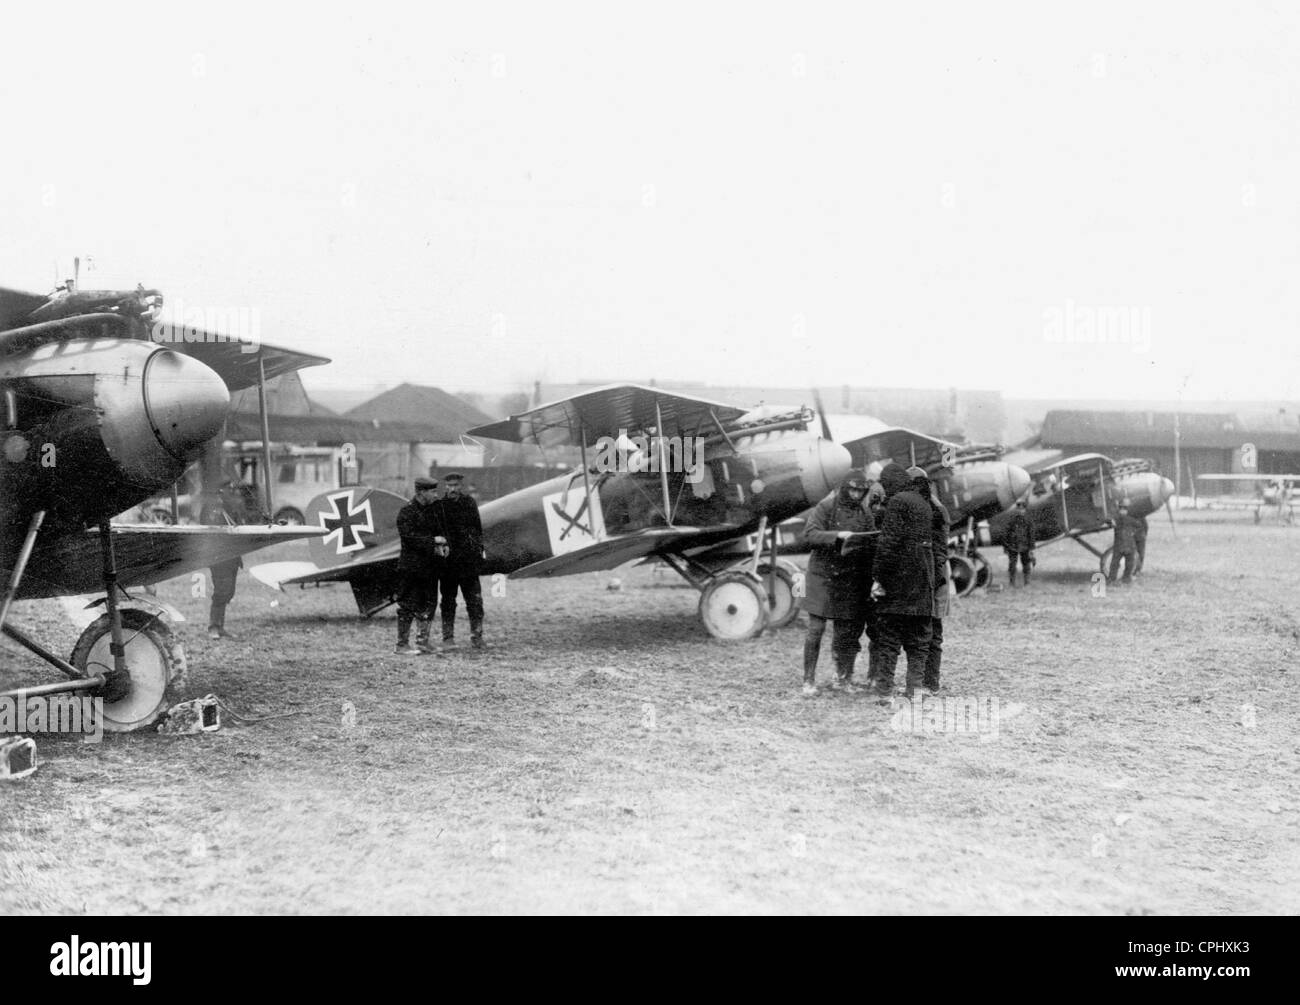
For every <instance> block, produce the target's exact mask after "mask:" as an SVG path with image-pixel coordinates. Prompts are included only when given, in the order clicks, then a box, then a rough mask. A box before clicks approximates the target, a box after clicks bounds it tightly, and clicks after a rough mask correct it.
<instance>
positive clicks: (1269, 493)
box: [1196, 474, 1300, 523]
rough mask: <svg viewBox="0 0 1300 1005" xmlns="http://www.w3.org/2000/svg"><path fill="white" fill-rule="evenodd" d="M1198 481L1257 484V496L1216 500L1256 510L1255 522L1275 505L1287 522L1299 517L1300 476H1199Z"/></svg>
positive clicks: (1221, 497) (1220, 503)
mask: <svg viewBox="0 0 1300 1005" xmlns="http://www.w3.org/2000/svg"><path fill="white" fill-rule="evenodd" d="M1196 480H1197V481H1202V482H1213V483H1216V484H1222V483H1225V482H1247V483H1249V484H1253V485H1254V487H1255V492H1254V495H1253V497H1251V498H1246V497H1244V496H1219V497H1218V498H1216V499H1215V500H1214V505H1216V506H1228V507H1241V508H1243V509H1253V510H1254V511H1255V522H1256V523H1259V521H1260V515H1261V512H1262V511H1263V510H1264V508H1265V507H1269V506H1272V507H1275V508H1276V509H1277V517H1278V519H1279V520H1283V521H1285V522H1286V523H1290V522H1291V521H1292V520H1293V519H1294V518H1295V504H1296V503H1297V502H1300V475H1254V474H1246V475H1229V474H1214V475H1198V476H1197V479H1196Z"/></svg>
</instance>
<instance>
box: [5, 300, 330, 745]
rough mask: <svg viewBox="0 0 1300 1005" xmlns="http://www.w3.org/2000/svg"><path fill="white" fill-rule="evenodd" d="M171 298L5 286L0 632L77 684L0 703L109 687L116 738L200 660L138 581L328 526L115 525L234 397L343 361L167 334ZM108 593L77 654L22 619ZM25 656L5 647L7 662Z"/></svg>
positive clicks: (38, 689) (215, 427) (164, 701)
mask: <svg viewBox="0 0 1300 1005" xmlns="http://www.w3.org/2000/svg"><path fill="white" fill-rule="evenodd" d="M161 302H162V296H161V294H159V293H158V291H156V290H146V289H143V288H139V289H136V290H129V291H116V290H78V289H76V287H75V284H74V283H73V282H71V281H70V282H69V283H68V284H67V286H66V287H63V288H61V289H60V290H58V291H56V292H55V293H54V294H52V295H50V296H42V295H39V294H32V293H23V292H20V291H16V290H7V289H0V421H3V423H4V430H3V432H0V502H2V503H3V507H2V508H0V591H3V592H0V632H3V635H4V636H5V637H7V638H8V639H9V640H11V641H13V642H15V643H17V644H18V645H19V646H21V647H22V648H23V649H25V650H27V651H28V652H29V653H31V654H32V655H34V656H35V657H37V658H39V659H40V660H42V661H44V663H45V664H48V665H49V666H52V667H53V668H54V669H56V670H57V671H59V673H60V674H62V675H63V677H65V678H66V679H64V680H61V681H55V682H53V683H45V684H35V685H32V686H29V687H25V688H20V689H17V691H14V692H4V694H3V695H0V697H5V696H10V695H15V694H25V695H27V696H36V695H46V694H62V693H65V692H66V693H74V694H81V695H86V696H89V697H102V698H103V699H104V703H103V713H102V718H103V726H104V729H105V730H108V731H116V732H123V731H128V730H133V729H138V728H141V727H143V726H147V725H149V724H150V723H152V722H154V721H155V720H157V719H158V717H159V716H160V715H161V714H162V713H163V712H164V711H165V710H166V709H167V708H168V707H169V705H170V703H171V702H172V701H173V700H174V694H173V689H174V688H175V687H177V686H178V685H179V683H180V682H181V675H182V673H183V670H184V666H185V660H184V653H183V651H182V649H181V646H180V643H179V641H178V640H177V638H176V636H175V635H174V634H173V632H172V630H171V628H170V624H169V623H170V622H171V621H174V620H178V619H179V612H177V611H176V610H175V608H173V607H171V606H170V605H167V604H163V603H160V602H158V601H156V600H154V599H153V598H150V597H148V596H145V595H142V594H130V593H128V592H127V591H128V589H129V588H131V587H135V586H146V585H148V584H150V583H155V582H158V581H160V580H163V579H168V578H170V577H172V576H178V575H182V574H184V573H187V572H192V571H196V570H199V569H205V568H207V567H209V566H211V565H213V564H216V563H218V562H222V561H226V560H229V559H233V558H236V557H238V556H240V555H243V554H246V553H247V552H250V551H255V550H256V549H258V548H263V547H266V546H267V545H269V544H273V543H276V542H279V541H284V540H295V539H298V538H302V537H306V536H309V535H312V534H319V530H312V529H306V528H290V527H269V526H268V527H252V526H245V527H221V528H218V527H201V526H186V527H182V526H152V525H151V526H131V525H118V524H116V523H113V522H112V518H113V516H114V515H116V514H120V513H124V512H126V511H127V510H130V509H131V508H133V507H135V506H137V505H139V504H140V503H142V502H144V501H145V500H146V499H148V498H149V497H150V496H152V495H154V494H155V493H157V492H158V491H159V490H161V489H166V488H167V487H169V486H171V485H174V484H175V482H176V480H177V479H178V478H180V476H181V475H182V473H183V472H184V471H185V469H186V468H187V467H188V466H189V464H190V463H191V462H192V461H194V460H195V459H196V458H197V456H198V454H199V452H200V450H201V448H202V447H203V446H204V444H206V443H207V442H208V441H209V440H211V439H212V438H213V437H214V436H216V435H217V434H218V433H219V432H220V431H221V428H222V424H223V423H224V422H225V420H226V413H227V411H228V410H229V407H230V394H231V392H232V391H237V390H240V389H242V388H246V387H252V386H254V385H256V384H257V383H258V382H259V381H261V380H265V379H266V378H269V377H274V376H278V375H280V374H284V373H289V372H290V371H293V370H298V369H300V368H302V367H307V366H316V365H318V364H321V363H328V362H329V360H327V359H324V358H323V357H320V356H310V355H307V354H304V353H299V352H294V351H292V350H289V349H279V348H276V347H275V346H270V345H265V344H263V345H258V346H249V345H247V344H242V343H239V342H236V341H232V340H230V339H228V338H227V337H225V336H222V335H220V334H214V333H210V332H204V331H199V330H197V329H192V328H187V329H184V330H183V335H182V337H179V338H176V339H174V340H169V341H165V342H160V341H159V340H158V338H157V335H158V329H157V328H156V326H155V322H156V317H157V309H158V308H159V307H160V306H161ZM177 330H178V331H180V330H179V329H177ZM101 591H102V593H103V594H104V597H103V599H101V600H99V601H97V602H96V603H94V604H92V605H91V606H92V609H93V608H94V607H96V606H99V605H103V608H104V613H103V614H102V615H101V616H100V617H98V618H97V619H95V620H94V621H93V622H92V623H91V624H90V625H89V626H88V627H87V628H86V629H85V631H83V632H82V633H81V636H80V638H79V639H78V640H77V643H76V645H75V646H74V647H73V650H72V653H71V655H70V656H69V658H68V659H64V658H62V657H61V656H58V655H56V654H55V653H54V652H52V651H50V649H49V648H48V647H47V646H45V645H43V644H42V643H40V642H38V641H37V640H36V639H35V638H33V637H32V636H31V635H29V634H28V633H27V632H25V631H23V630H22V629H20V628H19V627H18V626H17V625H15V624H14V623H13V619H12V618H11V617H10V614H11V604H12V602H13V601H15V600H25V599H41V598H50V597H62V596H76V595H81V594H89V593H98V592H101ZM18 656H19V654H18V653H16V652H15V651H14V650H13V649H11V648H10V647H7V646H2V645H0V659H3V661H4V662H3V666H4V669H5V670H6V671H8V670H10V669H11V668H12V666H13V665H14V663H15V660H16V658H17V657H18ZM20 669H21V668H20ZM6 676H8V674H6Z"/></svg>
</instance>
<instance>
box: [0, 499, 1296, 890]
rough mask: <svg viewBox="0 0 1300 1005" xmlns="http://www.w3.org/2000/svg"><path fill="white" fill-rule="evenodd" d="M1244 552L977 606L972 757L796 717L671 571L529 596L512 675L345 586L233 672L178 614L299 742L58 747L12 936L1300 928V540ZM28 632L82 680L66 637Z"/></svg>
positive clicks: (516, 598)
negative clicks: (302, 923)
mask: <svg viewBox="0 0 1300 1005" xmlns="http://www.w3.org/2000/svg"><path fill="white" fill-rule="evenodd" d="M1218 519H1219V521H1221V522H1211V521H1210V520H1208V519H1206V518H1205V515H1204V514H1196V515H1189V517H1188V518H1187V519H1184V520H1182V521H1181V522H1180V524H1179V528H1178V539H1177V540H1175V539H1174V537H1173V536H1172V534H1171V532H1170V528H1169V526H1168V524H1167V522H1164V521H1163V519H1161V520H1160V521H1157V520H1153V521H1152V528H1153V530H1152V537H1151V542H1150V546H1149V551H1148V571H1147V573H1146V574H1145V575H1144V576H1143V577H1142V578H1141V580H1140V582H1139V583H1138V584H1137V585H1134V586H1132V587H1130V588H1127V589H1121V590H1112V591H1110V592H1108V593H1107V594H1106V596H1104V597H1097V596H1094V595H1093V585H1092V583H1091V580H1090V576H1091V573H1092V572H1093V571H1094V569H1095V560H1094V559H1092V558H1091V557H1090V556H1088V555H1087V554H1086V553H1085V552H1083V551H1082V550H1081V549H1079V548H1078V547H1076V546H1074V545H1068V544H1063V545H1055V546H1052V547H1049V548H1045V549H1043V550H1042V551H1041V552H1040V557H1039V565H1038V574H1037V576H1036V580H1035V582H1034V583H1033V584H1032V585H1031V587H1030V588H1029V589H1027V590H1016V591H1001V592H987V591H981V592H979V593H977V594H976V595H974V596H972V597H971V598H968V599H966V600H962V601H958V602H957V604H956V609H955V612H954V615H953V617H952V618H951V619H949V621H948V622H947V636H948V645H947V656H946V663H945V675H944V692H943V693H944V694H945V695H947V696H952V697H956V698H964V699H972V700H974V701H975V702H977V703H979V704H978V706H977V707H978V708H979V709H980V712H981V718H980V720H979V722H978V723H977V725H978V726H979V729H978V731H976V732H956V731H953V730H952V729H951V728H946V729H944V730H943V731H938V732H924V731H911V730H910V729H900V728H896V727H898V726H903V725H908V726H910V724H911V723H912V720H911V717H910V714H909V713H908V712H907V710H906V709H903V708H902V706H901V705H900V706H899V708H898V709H891V708H889V707H882V706H880V705H878V704H877V703H876V702H875V701H874V700H873V699H871V698H868V697H865V696H849V695H836V694H824V695H822V696H818V697H816V698H811V699H806V698H803V697H801V696H800V695H799V689H798V681H799V673H800V652H801V648H802V638H803V634H802V631H801V630H800V628H799V627H791V628H787V629H785V630H782V631H779V632H776V633H769V634H766V635H764V636H762V637H760V638H758V639H757V640H754V641H751V642H747V643H741V644H733V645H726V644H722V643H719V642H715V641H713V640H711V639H710V638H709V637H708V636H707V635H706V634H705V633H704V631H703V629H702V628H701V627H700V625H699V623H698V621H697V619H696V616H695V608H696V603H697V595H696V594H695V593H694V591H692V590H689V589H686V588H684V587H683V586H681V585H678V583H677V582H675V581H672V580H669V579H667V578H663V577H660V576H655V575H652V573H651V571H650V570H648V569H644V568H642V569H635V570H633V571H631V572H624V573H621V574H620V576H621V578H622V580H623V588H622V589H621V590H619V591H616V592H614V591H610V590H607V589H606V584H607V583H608V581H609V579H610V577H609V576H604V575H602V576H595V575H593V576H581V577H575V578H571V579H564V580H556V581H551V582H536V581H524V582H509V583H507V584H506V586H507V589H506V593H505V595H504V596H490V595H489V596H487V598H486V599H487V604H488V629H489V637H490V639H491V640H492V641H493V643H494V644H495V645H496V647H497V648H494V649H492V650H490V651H488V652H486V653H483V654H474V653H471V652H469V651H467V650H464V649H462V650H458V651H456V652H454V653H453V654H451V655H448V656H446V657H440V658H439V657H426V658H419V659H416V658H402V657H395V656H392V655H390V653H391V649H392V644H393V636H394V619H393V617H392V612H391V611H390V612H387V614H385V615H381V616H380V617H378V618H377V619H375V620H374V621H371V622H366V623H359V622H358V621H357V620H356V618H355V609H354V607H353V604H352V599H351V595H350V593H349V592H348V591H347V590H346V588H342V587H340V588H330V589H321V590H309V591H294V592H291V593H288V594H285V595H278V594H275V593H273V592H272V591H270V590H268V589H267V588H265V587H263V586H261V585H260V584H258V583H257V582H255V581H254V580H252V579H251V578H249V577H248V576H247V575H246V574H241V577H240V585H239V594H238V596H237V598H236V600H235V603H234V604H233V605H232V607H231V610H230V616H229V619H228V627H229V628H230V629H231V630H232V631H234V632H236V633H238V635H239V640H238V641H234V642H222V643H213V642H209V641H208V639H207V638H206V637H205V635H204V633H203V632H202V631H201V629H202V628H203V627H204V626H205V624H206V621H205V615H206V602H205V601H203V600H202V599H199V598H193V597H191V596H190V584H189V580H188V579H185V580H180V581H173V582H172V583H169V584H164V586H163V587H162V588H161V589H160V593H161V595H162V596H164V597H165V598H166V599H169V600H171V601H172V602H173V603H176V604H177V605H178V606H179V607H181V609H182V610H183V611H184V612H185V614H186V615H187V617H188V618H189V619H190V621H189V622H188V623H186V624H184V625H182V626H180V631H181V633H182V634H183V636H184V637H185V639H186V643H187V647H188V650H189V655H190V668H191V669H190V682H189V685H188V687H187V689H186V693H185V695H184V697H192V696H197V695H203V694H207V693H209V692H213V693H215V694H217V695H218V696H220V697H221V699H222V700H223V701H224V702H226V703H227V704H228V706H229V707H230V708H232V709H234V710H236V711H238V712H240V713H242V714H243V715H244V716H245V717H256V716H271V715H278V714H280V713H285V712H296V713H299V714H297V715H293V716H288V717H281V718H274V719H265V720H264V721H261V722H253V723H245V724H242V725H241V724H237V723H236V722H234V721H233V720H232V719H230V718H227V720H226V723H225V725H223V728H222V729H221V731H220V732H218V733H213V734H207V735H202V736H190V737H168V736H161V735H158V734H155V733H139V734H133V735H128V736H110V737H107V738H106V739H105V741H104V742H103V743H102V744H99V745H92V744H83V743H80V742H77V741H75V740H72V739H61V738H52V737H38V738H37V741H38V745H39V747H40V751H41V756H42V758H43V764H42V766H41V768H40V769H39V771H38V772H37V773H36V774H35V775H33V776H31V777H30V778H28V779H26V780H24V781H17V782H11V783H8V784H4V785H0V912H3V913H23V912H43V913H44V912H59V913H73V914H76V913H80V912H90V913H102V912H108V913H121V912H124V913H151V914H152V913H232V912H234V913H258V914H260V913H299V912H303V913H318V912H326V913H331V912H349V913H354V912H365V913H369V912H447V913H477V912H579V911H595V912H633V913H698V912H709V913H713V912H756V913H784V912H817V913H838V912H869V913H896V912H905V913H913V912H992V913H1019V912H1036V913H1053V914H1055V913H1089V914H1094V913H1097V914H1124V913H1129V914H1141V913H1161V914H1163V913H1191V912H1212V913H1220V912H1233V913H1235V912H1243V913H1246V912H1249V913H1256V912H1263V913H1294V912H1296V911H1297V910H1300V805H1298V804H1297V788H1298V787H1300V783H1298V782H1297V779H1298V778H1300V739H1298V737H1300V733H1298V731H1297V725H1296V724H1297V722H1300V700H1298V699H1297V695H1296V691H1295V687H1296V684H1297V680H1296V678H1297V664H1298V662H1300V660H1298V654H1300V609H1298V605H1297V596H1298V591H1297V585H1298V583H1300V572H1298V571H1297V570H1298V568H1300V562H1298V561H1297V559H1300V528H1294V529H1293V528H1288V527H1283V526H1279V525H1277V524H1271V523H1265V524H1263V525H1261V526H1258V527H1256V526H1254V525H1253V524H1252V523H1251V521H1250V517H1249V515H1247V516H1246V517H1245V518H1244V519H1235V518H1225V517H1222V516H1220V517H1218ZM1223 521H1227V522H1223ZM990 557H994V556H993V554H992V553H990ZM996 557H997V559H998V577H999V580H1000V581H1005V572H1004V570H1003V569H1002V567H1001V556H1000V554H999V555H997V556H996ZM256 560H258V556H254V557H253V559H252V560H251V561H256ZM485 585H487V581H485ZM485 592H487V591H485ZM15 616H16V619H17V621H18V623H19V624H23V625H26V626H28V627H33V626H38V625H39V626H41V627H42V630H43V631H44V632H45V633H46V636H47V637H49V635H50V633H53V634H54V635H57V636H58V637H59V639H60V642H59V648H60V650H61V651H64V652H66V651H68V650H69V649H70V648H71V643H72V640H73V638H74V637H75V630H73V629H72V628H71V627H70V626H68V625H67V624H66V623H65V621H64V614H63V611H62V608H61V607H60V606H59V605H58V604H57V603H49V602H46V603H39V604H38V603H24V604H20V605H17V608H16V615H15ZM460 630H461V634H462V636H463V635H464V633H465V628H464V625H463V622H462V625H461V629H460ZM0 658H3V660H4V661H5V662H4V663H3V664H2V666H3V667H4V669H3V671H0V678H2V679H3V684H4V686H13V685H15V684H17V683H22V682H34V681H38V680H40V681H44V680H50V679H52V677H51V675H50V674H48V673H46V672H45V671H44V670H43V669H42V668H41V667H40V666H39V665H38V664H36V663H34V662H33V661H32V660H31V659H29V658H28V657H27V656H26V655H25V654H23V653H21V651H19V650H17V649H15V648H14V647H13V646H12V645H11V644H9V643H7V642H4V643H0ZM863 662H864V663H865V657H864V661H863ZM829 674H830V671H829V652H826V653H824V654H823V665H822V670H821V675H822V677H823V679H824V678H826V677H828V676H829ZM901 678H902V674H901V672H900V680H901ZM345 702H351V703H352V707H353V708H355V721H354V717H353V715H352V714H349V713H348V712H347V711H346V710H345ZM922 711H923V713H924V711H925V710H924V709H923V710H922ZM920 718H921V719H922V722H924V715H922V716H921V717H920ZM904 720H906V721H905V722H904ZM950 725H951V724H949V726H950Z"/></svg>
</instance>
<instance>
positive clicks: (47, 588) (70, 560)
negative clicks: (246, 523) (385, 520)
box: [18, 526, 323, 599]
mask: <svg viewBox="0 0 1300 1005" xmlns="http://www.w3.org/2000/svg"><path fill="white" fill-rule="evenodd" d="M322 530H323V528H320V527H199V526H187V527H152V526H149V527H146V526H114V527H113V553H114V557H115V559H116V562H117V581H118V582H119V583H120V584H121V585H122V586H124V587H130V586H145V585H147V584H149V583H157V582H160V581H161V580H164V579H170V578H171V577H173V576H181V575H184V574H185V573H188V572H194V571H197V570H199V569H206V568H208V567H209V566H211V565H215V564H216V563H218V562H227V561H230V560H231V559H235V558H239V557H240V556H241V555H246V554H248V553H249V552H251V551H256V550H257V549H259V548H265V547H267V546H268V545H272V544H282V543H283V542H285V541H298V540H302V539H304V538H308V537H312V536H313V535H317V536H318V535H320V534H321V532H322ZM103 568H104V560H103V555H102V553H101V551H100V544H99V531H97V530H88V531H84V532H82V533H80V534H70V535H66V536H63V537H58V538H55V539H54V540H52V541H50V542H48V543H46V544H38V545H37V547H36V550H35V551H34V552H33V553H32V558H31V561H30V562H29V563H28V566H27V574H26V575H25V576H24V577H23V584H22V588H21V589H20V591H19V594H18V595H19V597H21V598H24V599H35V598H40V597H58V596H63V595H65V594H80V593H94V592H97V591H102V590H103V588H104V587H103Z"/></svg>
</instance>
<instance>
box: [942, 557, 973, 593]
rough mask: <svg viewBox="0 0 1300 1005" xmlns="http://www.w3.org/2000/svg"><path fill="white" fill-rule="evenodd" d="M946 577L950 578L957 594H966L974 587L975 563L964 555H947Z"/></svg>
mask: <svg viewBox="0 0 1300 1005" xmlns="http://www.w3.org/2000/svg"><path fill="white" fill-rule="evenodd" d="M948 578H949V579H951V580H952V585H953V589H955V590H956V591H957V596H959V597H965V596H968V595H969V594H970V592H971V591H972V590H973V589H975V580H976V573H975V563H974V562H972V561H971V560H970V559H969V558H967V557H966V556H965V555H949V556H948Z"/></svg>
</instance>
